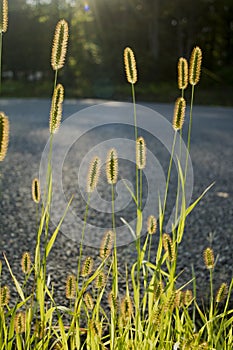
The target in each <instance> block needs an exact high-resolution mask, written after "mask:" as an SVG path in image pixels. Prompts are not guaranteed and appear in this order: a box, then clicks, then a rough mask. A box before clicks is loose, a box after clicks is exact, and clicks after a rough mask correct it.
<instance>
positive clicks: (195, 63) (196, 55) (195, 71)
mask: <svg viewBox="0 0 233 350" xmlns="http://www.w3.org/2000/svg"><path fill="white" fill-rule="evenodd" d="M201 61H202V51H201V49H200V47H198V46H196V47H195V48H194V49H193V51H192V54H191V58H190V64H189V82H190V84H191V85H196V84H197V83H198V82H199V80H200V75H201Z"/></svg>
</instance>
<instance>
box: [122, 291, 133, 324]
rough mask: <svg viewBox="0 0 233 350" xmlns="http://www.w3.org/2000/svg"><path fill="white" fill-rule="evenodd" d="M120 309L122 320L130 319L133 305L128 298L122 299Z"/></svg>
mask: <svg viewBox="0 0 233 350" xmlns="http://www.w3.org/2000/svg"><path fill="white" fill-rule="evenodd" d="M120 309H121V315H122V317H123V319H124V320H128V319H130V318H131V316H132V313H133V305H132V301H131V299H130V296H128V295H126V296H125V297H124V298H123V299H122V301H121V305H120Z"/></svg>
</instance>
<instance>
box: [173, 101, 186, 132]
mask: <svg viewBox="0 0 233 350" xmlns="http://www.w3.org/2000/svg"><path fill="white" fill-rule="evenodd" d="M185 109H186V101H185V99H184V98H183V97H179V98H178V99H177V100H176V103H175V108H174V115H173V122H172V126H173V129H174V130H180V129H182V126H183V124H184V117H185Z"/></svg>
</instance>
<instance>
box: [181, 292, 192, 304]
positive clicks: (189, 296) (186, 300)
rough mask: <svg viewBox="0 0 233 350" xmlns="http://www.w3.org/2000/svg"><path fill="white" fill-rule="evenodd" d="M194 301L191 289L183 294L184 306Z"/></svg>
mask: <svg viewBox="0 0 233 350" xmlns="http://www.w3.org/2000/svg"><path fill="white" fill-rule="evenodd" d="M192 300H193V292H192V291H191V289H187V290H185V291H184V292H183V303H184V305H186V306H187V305H190V303H191V302H192Z"/></svg>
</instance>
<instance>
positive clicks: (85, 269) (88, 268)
mask: <svg viewBox="0 0 233 350" xmlns="http://www.w3.org/2000/svg"><path fill="white" fill-rule="evenodd" d="M93 265H94V261H93V258H92V257H91V256H88V257H87V258H86V259H85V261H84V263H83V265H82V271H81V276H82V277H87V276H89V275H90V274H91V273H92V270H93Z"/></svg>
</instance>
